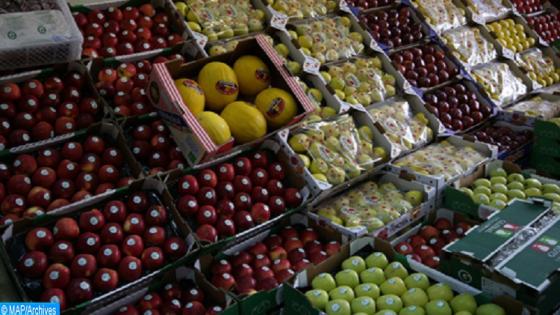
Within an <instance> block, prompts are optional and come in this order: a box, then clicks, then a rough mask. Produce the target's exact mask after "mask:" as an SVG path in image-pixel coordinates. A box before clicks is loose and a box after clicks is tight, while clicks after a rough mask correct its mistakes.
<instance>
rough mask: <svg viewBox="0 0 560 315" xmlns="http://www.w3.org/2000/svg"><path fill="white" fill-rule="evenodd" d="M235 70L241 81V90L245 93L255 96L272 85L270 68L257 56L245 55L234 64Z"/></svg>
mask: <svg viewBox="0 0 560 315" xmlns="http://www.w3.org/2000/svg"><path fill="white" fill-rule="evenodd" d="M233 71H235V75H236V76H237V80H238V82H239V91H240V92H241V94H243V95H248V96H253V95H256V94H258V93H259V92H260V91H262V90H264V89H266V88H267V87H268V86H269V85H270V70H269V69H268V66H267V65H266V64H265V63H264V62H263V61H262V60H261V59H260V58H258V57H256V56H243V57H241V58H239V59H237V61H235V64H233Z"/></svg>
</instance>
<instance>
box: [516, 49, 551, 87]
mask: <svg viewBox="0 0 560 315" xmlns="http://www.w3.org/2000/svg"><path fill="white" fill-rule="evenodd" d="M517 62H518V64H519V66H520V68H521V69H522V70H524V71H525V72H527V76H528V77H529V78H530V79H531V80H533V81H534V82H537V83H538V84H539V85H541V86H550V85H553V84H556V83H558V82H560V68H558V67H556V66H555V65H554V61H553V60H552V58H551V57H549V56H546V55H545V54H543V52H542V51H541V50H540V49H537V48H535V49H531V50H527V51H525V52H523V53H521V54H519V55H518V57H517Z"/></svg>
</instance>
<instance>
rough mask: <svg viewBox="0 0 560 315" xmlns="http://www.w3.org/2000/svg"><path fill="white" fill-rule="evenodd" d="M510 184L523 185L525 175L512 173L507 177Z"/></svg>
mask: <svg viewBox="0 0 560 315" xmlns="http://www.w3.org/2000/svg"><path fill="white" fill-rule="evenodd" d="M507 180H508V183H511V182H521V183H523V182H524V181H525V177H523V175H521V174H519V173H511V174H509V175H508V177H507Z"/></svg>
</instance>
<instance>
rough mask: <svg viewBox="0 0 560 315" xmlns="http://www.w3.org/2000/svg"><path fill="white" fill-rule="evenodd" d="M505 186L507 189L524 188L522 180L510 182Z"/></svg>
mask: <svg viewBox="0 0 560 315" xmlns="http://www.w3.org/2000/svg"><path fill="white" fill-rule="evenodd" d="M507 188H508V189H509V190H512V189H519V190H524V189H525V185H523V183H522V182H511V183H509V184H507Z"/></svg>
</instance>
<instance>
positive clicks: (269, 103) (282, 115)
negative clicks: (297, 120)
mask: <svg viewBox="0 0 560 315" xmlns="http://www.w3.org/2000/svg"><path fill="white" fill-rule="evenodd" d="M255 105H257V108H258V109H259V111H260V112H261V113H262V114H263V115H264V117H265V118H266V121H267V122H268V125H269V126H271V127H273V128H279V127H282V126H285V125H286V124H287V123H289V122H290V120H292V119H293V118H294V116H295V115H296V114H297V105H296V101H295V100H294V98H293V96H292V95H291V94H290V93H288V92H286V91H284V90H282V89H277V88H268V89H266V90H264V91H262V92H260V93H259V95H257V98H256V99H255Z"/></svg>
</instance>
